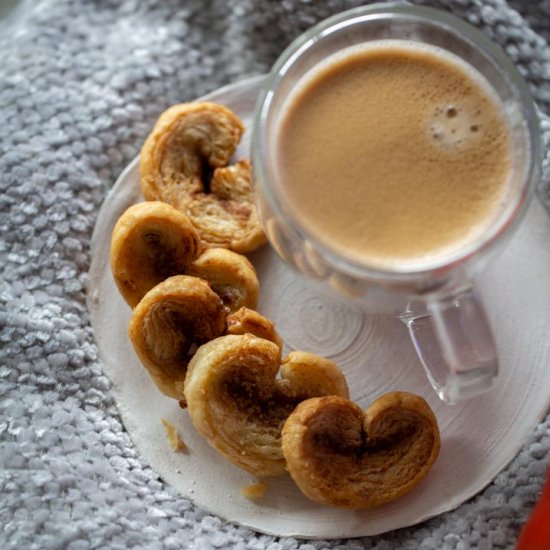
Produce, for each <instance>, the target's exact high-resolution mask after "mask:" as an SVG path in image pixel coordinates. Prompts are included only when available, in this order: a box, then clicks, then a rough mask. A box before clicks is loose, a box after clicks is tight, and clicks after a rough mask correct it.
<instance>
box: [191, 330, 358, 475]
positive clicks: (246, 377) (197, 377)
mask: <svg viewBox="0 0 550 550" xmlns="http://www.w3.org/2000/svg"><path fill="white" fill-rule="evenodd" d="M331 394H336V395H341V396H343V397H347V396H348V388H347V384H346V381H345V378H344V375H343V374H342V372H341V371H340V369H338V367H337V366H336V365H335V364H334V363H333V362H332V361H329V360H328V359H324V358H322V357H319V356H317V355H314V354H312V353H305V352H299V351H294V352H292V353H290V354H289V355H288V356H287V357H286V358H285V359H283V360H282V362H281V361H280V350H279V348H278V346H277V345H276V344H274V343H273V342H270V341H268V340H264V339H263V338H257V337H256V336H252V335H251V334H245V335H242V336H235V335H226V336H222V337H220V338H216V339H215V340H212V341H211V342H208V343H207V344H205V345H203V346H201V347H200V348H199V349H198V350H197V353H196V354H195V355H194V357H193V359H192V360H191V362H190V363H189V367H188V370H187V377H186V380H185V397H186V399H187V406H188V411H189V415H190V417H191V420H192V421H193V425H194V426H195V428H196V430H197V431H198V432H199V433H200V434H201V435H202V436H203V437H204V438H205V439H206V440H207V441H208V442H209V443H210V445H212V446H213V447H214V448H215V449H217V450H218V451H219V452H220V453H221V454H222V455H223V456H225V457H226V458H227V459H228V460H230V461H231V462H233V464H236V465H237V466H239V467H241V468H243V469H245V470H247V471H248V472H250V473H252V474H255V475H258V476H268V475H277V474H281V473H284V472H285V470H286V465H285V459H284V457H283V453H282V449H281V429H282V427H283V425H284V423H285V420H286V419H287V417H288V416H289V415H290V413H291V412H292V411H293V410H294V408H295V407H296V405H297V404H298V403H300V402H301V401H303V400H304V399H308V398H310V397H313V396H318V395H331Z"/></svg>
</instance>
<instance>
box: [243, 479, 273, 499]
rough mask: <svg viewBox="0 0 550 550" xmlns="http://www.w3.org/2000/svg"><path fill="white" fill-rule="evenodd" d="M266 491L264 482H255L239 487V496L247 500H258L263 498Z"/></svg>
mask: <svg viewBox="0 0 550 550" xmlns="http://www.w3.org/2000/svg"><path fill="white" fill-rule="evenodd" d="M266 489H267V483H266V482H265V481H257V482H256V483H251V484H250V485H245V486H244V487H241V494H242V495H243V496H244V497H245V498H247V499H249V500H260V499H262V498H263V497H264V495H265V491H266Z"/></svg>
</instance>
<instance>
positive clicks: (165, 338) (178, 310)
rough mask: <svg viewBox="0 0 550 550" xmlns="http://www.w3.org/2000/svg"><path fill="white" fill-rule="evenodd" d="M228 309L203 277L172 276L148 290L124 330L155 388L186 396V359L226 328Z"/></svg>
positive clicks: (170, 394)
mask: <svg viewBox="0 0 550 550" xmlns="http://www.w3.org/2000/svg"><path fill="white" fill-rule="evenodd" d="M225 318H226V310H225V307H224V305H223V303H222V301H221V299H220V297H219V296H218V295H217V294H216V293H215V292H214V291H213V290H212V289H211V288H210V286H209V285H208V283H207V282H206V281H203V280H202V279H198V278H197V277H190V276H188V275H176V276H174V277H170V278H168V279H166V280H165V281H163V282H162V283H160V284H158V285H157V286H155V287H154V288H153V289H151V290H150V291H149V292H148V293H147V294H146V295H145V296H144V297H143V299H142V300H141V301H140V302H139V304H138V305H137V306H136V307H135V309H134V310H133V312H132V318H131V319H130V326H129V329H128V332H129V335H130V340H131V341H132V344H133V346H134V349H135V351H136V354H137V356H138V357H139V359H140V361H141V363H142V364H143V366H144V367H145V368H146V369H147V370H148V372H149V375H150V376H151V378H152V379H153V381H154V382H155V384H156V385H157V387H158V388H159V389H160V390H161V391H162V392H163V393H165V394H166V395H168V396H170V397H173V398H174V399H178V400H185V394H184V382H185V375H186V372H187V366H188V364H189V361H190V359H191V357H192V355H193V353H194V352H195V351H196V349H197V348H198V346H200V345H202V344H204V343H205V342H208V341H210V340H212V339H214V338H216V337H218V336H220V335H222V334H223V333H224V331H225Z"/></svg>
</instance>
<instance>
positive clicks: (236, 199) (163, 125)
mask: <svg viewBox="0 0 550 550" xmlns="http://www.w3.org/2000/svg"><path fill="white" fill-rule="evenodd" d="M243 132H244V126H243V124H242V122H241V121H240V120H239V118H238V117H237V116H236V115H235V114H234V113H233V112H232V111H231V110H230V109H228V108H227V107H224V106H223V105H218V104H216V103H209V102H203V103H200V102H195V103H182V104H179V105H174V106H172V107H170V108H169V109H167V110H166V111H165V112H164V113H162V114H161V116H160V117H159V119H158V121H157V123H156V125H155V128H154V129H153V131H152V132H151V134H150V135H149V136H148V137H147V140H146V141H145V143H144V145H143V148H142V150H141V155H140V176H141V191H142V193H143V196H144V197H145V198H146V199H147V200H161V201H164V202H167V203H169V204H171V205H172V206H174V207H175V208H177V209H178V210H181V211H182V212H184V213H185V214H187V215H188V216H189V218H190V220H191V223H192V224H193V225H194V226H195V227H196V228H197V230H198V231H199V233H200V235H201V238H202V240H203V242H204V244H205V245H206V246H208V247H223V248H230V249H231V250H234V251H235V252H250V251H252V250H254V249H255V248H257V247H258V246H260V245H262V244H264V243H265V236H264V233H263V230H262V228H261V225H260V222H259V219H258V216H257V212H256V207H255V204H254V195H253V192H252V185H251V174H250V164H249V162H248V161H245V160H242V161H239V162H237V163H236V164H234V165H231V166H227V164H228V163H229V161H230V159H231V157H232V156H233V154H234V153H235V150H236V148H237V145H238V143H239V141H240V139H241V136H242V133H243ZM210 176H211V178H210Z"/></svg>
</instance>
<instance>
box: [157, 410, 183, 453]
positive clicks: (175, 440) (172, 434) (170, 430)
mask: <svg viewBox="0 0 550 550" xmlns="http://www.w3.org/2000/svg"><path fill="white" fill-rule="evenodd" d="M160 420H161V422H162V425H163V426H164V429H165V430H166V437H167V438H168V442H169V443H170V447H172V450H173V451H175V452H178V451H186V450H187V445H186V444H185V442H184V441H183V439H182V438H181V437H180V434H179V433H178V430H176V427H175V426H174V425H173V424H172V423H171V422H168V420H166V418H161V419H160Z"/></svg>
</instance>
